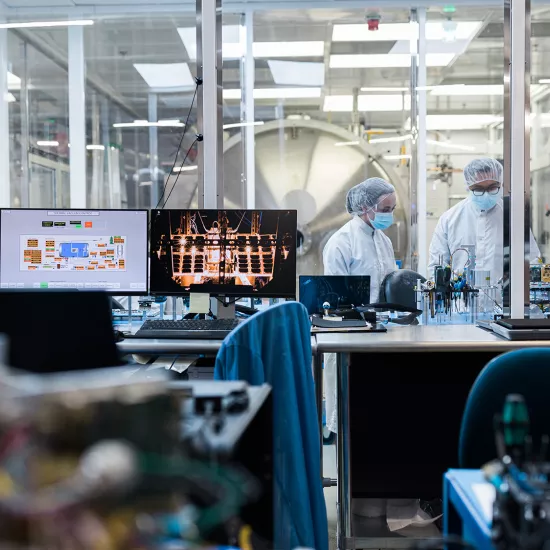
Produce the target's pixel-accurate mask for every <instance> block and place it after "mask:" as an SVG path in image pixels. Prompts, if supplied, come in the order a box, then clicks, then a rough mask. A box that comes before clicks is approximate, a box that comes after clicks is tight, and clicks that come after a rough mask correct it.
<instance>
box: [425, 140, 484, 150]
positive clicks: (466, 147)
mask: <svg viewBox="0 0 550 550" xmlns="http://www.w3.org/2000/svg"><path fill="white" fill-rule="evenodd" d="M426 143H428V144H429V145H435V146H437V147H444V148H446V149H457V150H459V151H475V150H476V148H475V147H471V146H470V145H459V144H458V143H451V142H449V141H437V140H436V139H427V140H426Z"/></svg>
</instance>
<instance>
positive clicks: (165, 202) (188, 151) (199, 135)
mask: <svg viewBox="0 0 550 550" xmlns="http://www.w3.org/2000/svg"><path fill="white" fill-rule="evenodd" d="M199 141H202V135H201V134H197V136H196V137H195V140H194V141H193V143H192V144H191V146H190V147H189V149H187V153H185V158H184V159H183V162H182V163H181V165H182V166H183V165H184V164H185V161H186V160H187V157H188V156H189V153H190V152H191V149H193V147H194V146H195V143H197V142H199ZM180 174H181V171H180V172H178V174H177V176H176V181H175V182H174V184H173V185H172V189H170V193H168V196H167V197H166V200H165V201H164V204H163V205H162V208H165V207H166V205H167V204H168V200H169V199H170V196H171V195H172V193H173V191H174V189H175V188H176V184H177V183H178V179H179V177H180ZM162 195H163V196H164V193H163V194H162ZM157 207H158V205H157Z"/></svg>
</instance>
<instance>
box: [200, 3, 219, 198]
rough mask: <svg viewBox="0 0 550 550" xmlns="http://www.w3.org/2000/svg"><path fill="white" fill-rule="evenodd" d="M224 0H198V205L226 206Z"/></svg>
mask: <svg viewBox="0 0 550 550" xmlns="http://www.w3.org/2000/svg"><path fill="white" fill-rule="evenodd" d="M221 17H222V12H221V0H197V76H198V77H199V78H202V86H200V88H199V91H198V94H197V96H198V97H197V107H198V113H197V123H198V129H199V133H201V134H202V136H203V140H202V141H201V142H199V148H198V175H199V207H201V208H223V131H222V130H223V129H222V121H223V104H222V21H221Z"/></svg>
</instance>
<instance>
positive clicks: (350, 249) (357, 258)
mask: <svg viewBox="0 0 550 550" xmlns="http://www.w3.org/2000/svg"><path fill="white" fill-rule="evenodd" d="M395 206H396V196H395V188H394V187H393V185H391V184H390V183H388V182H387V181H385V180H383V179H382V178H369V179H367V180H365V181H364V182H363V183H360V184H359V185H356V186H355V187H352V188H351V189H350V190H349V191H348V194H347V196H346V208H347V211H348V213H349V214H351V215H352V216H353V218H352V219H351V220H350V221H349V222H348V223H346V225H344V226H343V227H341V228H340V229H339V230H338V231H336V233H334V235H332V237H331V238H330V239H329V241H328V242H327V244H326V245H325V248H324V250H323V266H324V272H325V275H370V302H371V303H375V302H377V301H378V295H379V293H380V285H381V283H382V280H383V279H384V277H385V276H386V275H387V274H388V273H391V272H392V271H395V269H396V265H395V257H394V254H393V246H392V243H391V241H390V239H389V238H388V237H387V236H386V235H384V233H383V232H382V230H384V229H387V228H388V227H390V226H391V225H392V223H393V211H394V210H395ZM324 372H325V399H326V401H325V405H326V418H327V421H326V425H327V428H328V429H329V430H331V431H332V432H335V431H336V355H335V354H332V353H331V354H326V355H325V371H324Z"/></svg>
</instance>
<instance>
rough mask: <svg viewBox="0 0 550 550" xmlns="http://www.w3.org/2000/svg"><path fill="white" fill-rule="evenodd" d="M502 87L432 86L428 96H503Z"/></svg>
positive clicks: (494, 85) (492, 85)
mask: <svg viewBox="0 0 550 550" xmlns="http://www.w3.org/2000/svg"><path fill="white" fill-rule="evenodd" d="M503 94H504V86H503V85H502V84H486V85H485V84H483V85H477V84H471V85H456V86H452V85H451V86H444V85H443V86H433V87H432V89H431V92H430V95H444V96H452V95H455V96H456V95H458V96H471V95H491V96H492V95H503Z"/></svg>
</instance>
